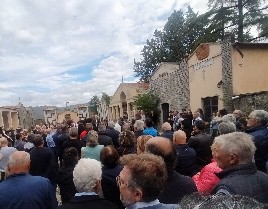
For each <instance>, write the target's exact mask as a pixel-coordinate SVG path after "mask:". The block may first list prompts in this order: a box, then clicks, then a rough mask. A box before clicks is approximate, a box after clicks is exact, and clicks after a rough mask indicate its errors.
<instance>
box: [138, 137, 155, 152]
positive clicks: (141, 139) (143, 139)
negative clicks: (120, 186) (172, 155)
mask: <svg viewBox="0 0 268 209" xmlns="http://www.w3.org/2000/svg"><path fill="white" fill-rule="evenodd" d="M152 137H153V136H151V135H141V136H139V137H138V138H137V154H138V155H139V154H143V153H144V152H145V146H146V143H147V141H148V140H149V139H150V138H152Z"/></svg>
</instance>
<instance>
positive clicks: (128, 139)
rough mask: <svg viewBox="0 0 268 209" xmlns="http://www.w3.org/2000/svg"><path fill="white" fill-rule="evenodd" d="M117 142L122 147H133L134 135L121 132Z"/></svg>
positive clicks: (129, 132) (128, 132)
mask: <svg viewBox="0 0 268 209" xmlns="http://www.w3.org/2000/svg"><path fill="white" fill-rule="evenodd" d="M119 142H120V144H121V145H122V146H125V147H132V146H134V145H135V144H134V135H133V133H132V132H131V131H123V132H121V133H120V135H119Z"/></svg>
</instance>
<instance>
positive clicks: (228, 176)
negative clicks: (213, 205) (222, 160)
mask: <svg viewBox="0 0 268 209" xmlns="http://www.w3.org/2000/svg"><path fill="white" fill-rule="evenodd" d="M216 175H217V176H218V177H219V178H220V179H221V181H220V182H219V183H218V184H217V185H216V187H215V188H214V190H213V192H212V193H217V192H220V190H221V189H223V190H227V191H228V192H229V193H231V194H238V195H242V196H248V197H251V198H254V199H256V200H258V201H259V202H261V203H268V196H267V195H268V175H267V174H266V173H263V172H261V171H258V170H257V167H256V165H255V164H254V163H248V164H243V165H238V166H236V167H233V168H229V169H225V170H223V171H221V172H219V173H216Z"/></svg>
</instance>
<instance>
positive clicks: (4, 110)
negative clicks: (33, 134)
mask: <svg viewBox="0 0 268 209" xmlns="http://www.w3.org/2000/svg"><path fill="white" fill-rule="evenodd" d="M33 125H34V120H33V112H32V109H31V107H28V108H27V107H24V106H23V104H22V103H21V102H19V103H18V105H16V106H3V107H0V126H1V127H3V128H4V129H5V130H8V129H11V128H13V129H17V128H23V129H30V128H31V127H33Z"/></svg>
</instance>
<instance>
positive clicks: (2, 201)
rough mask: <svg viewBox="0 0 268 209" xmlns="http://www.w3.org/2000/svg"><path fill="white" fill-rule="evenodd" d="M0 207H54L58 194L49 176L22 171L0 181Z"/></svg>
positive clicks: (23, 208)
mask: <svg viewBox="0 0 268 209" xmlns="http://www.w3.org/2000/svg"><path fill="white" fill-rule="evenodd" d="M0 194H1V195H0V209H29V208H30V209H54V208H57V200H56V194H55V192H54V191H53V187H52V185H51V183H50V181H49V180H48V179H47V178H44V177H41V176H31V175H30V174H26V173H21V174H16V175H11V176H9V177H7V179H6V180H5V181H3V182H1V183H0Z"/></svg>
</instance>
